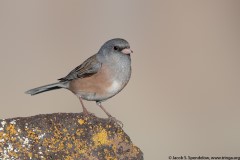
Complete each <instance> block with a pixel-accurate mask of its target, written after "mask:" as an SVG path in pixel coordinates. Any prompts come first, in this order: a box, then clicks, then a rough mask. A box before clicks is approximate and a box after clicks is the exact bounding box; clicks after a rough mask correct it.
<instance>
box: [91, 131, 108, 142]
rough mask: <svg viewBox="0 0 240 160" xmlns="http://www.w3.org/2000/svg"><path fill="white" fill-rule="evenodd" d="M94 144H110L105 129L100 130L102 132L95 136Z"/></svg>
mask: <svg viewBox="0 0 240 160" xmlns="http://www.w3.org/2000/svg"><path fill="white" fill-rule="evenodd" d="M92 139H93V142H94V144H95V145H104V144H106V145H107V144H109V142H110V141H109V139H108V133H107V131H106V130H105V129H102V130H100V132H98V133H96V134H95V135H93V138H92Z"/></svg>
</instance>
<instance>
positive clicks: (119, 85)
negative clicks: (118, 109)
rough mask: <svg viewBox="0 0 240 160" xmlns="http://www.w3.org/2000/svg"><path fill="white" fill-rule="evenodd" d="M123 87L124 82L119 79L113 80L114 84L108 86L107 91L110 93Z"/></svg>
mask: <svg viewBox="0 0 240 160" xmlns="http://www.w3.org/2000/svg"><path fill="white" fill-rule="evenodd" d="M121 89H122V83H120V82H119V81H117V80H115V81H113V83H112V85H111V86H110V87H108V89H107V92H108V93H110V94H114V93H117V92H119V91H120V90H121Z"/></svg>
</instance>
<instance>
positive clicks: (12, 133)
mask: <svg viewBox="0 0 240 160" xmlns="http://www.w3.org/2000/svg"><path fill="white" fill-rule="evenodd" d="M7 131H8V132H9V134H10V135H14V134H16V133H17V131H16V129H15V127H14V125H13V124H10V125H9V126H7Z"/></svg>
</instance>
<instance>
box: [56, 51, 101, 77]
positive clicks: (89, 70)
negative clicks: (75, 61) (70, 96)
mask: <svg viewBox="0 0 240 160" xmlns="http://www.w3.org/2000/svg"><path fill="white" fill-rule="evenodd" d="M101 65H102V64H101V63H100V62H98V61H97V58H96V55H93V56H91V57H90V58H88V59H87V60H86V61H84V62H83V63H82V64H81V65H79V66H77V67H76V68H75V69H73V70H72V71H71V72H70V73H69V74H68V75H67V76H66V77H63V78H60V79H58V80H60V81H70V80H73V79H77V78H84V77H89V76H91V75H93V74H95V73H97V72H98V70H99V69H100V68H101Z"/></svg>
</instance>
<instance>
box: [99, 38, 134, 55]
mask: <svg viewBox="0 0 240 160" xmlns="http://www.w3.org/2000/svg"><path fill="white" fill-rule="evenodd" d="M99 53H100V54H103V55H104V56H106V55H109V54H122V55H125V56H130V54H131V53H133V51H132V50H131V49H130V45H129V43H128V42H127V41H126V40H124V39H121V38H115V39H111V40H109V41H107V42H105V43H104V44H103V45H102V47H101V48H100V50H99Z"/></svg>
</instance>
